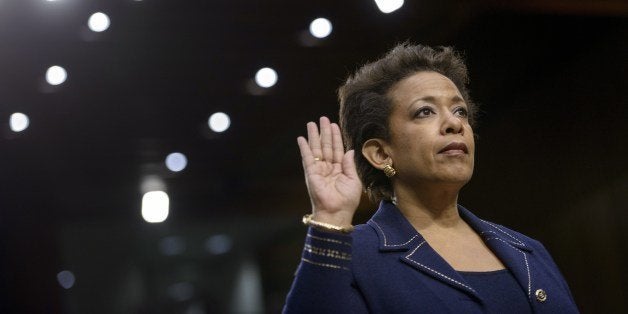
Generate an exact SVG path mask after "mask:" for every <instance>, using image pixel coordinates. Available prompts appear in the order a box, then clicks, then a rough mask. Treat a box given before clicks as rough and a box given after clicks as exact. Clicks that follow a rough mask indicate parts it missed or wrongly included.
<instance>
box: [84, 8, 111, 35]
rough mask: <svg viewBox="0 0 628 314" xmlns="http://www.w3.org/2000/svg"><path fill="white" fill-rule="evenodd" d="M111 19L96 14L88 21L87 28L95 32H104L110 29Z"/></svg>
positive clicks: (104, 15)
mask: <svg viewBox="0 0 628 314" xmlns="http://www.w3.org/2000/svg"><path fill="white" fill-rule="evenodd" d="M109 24H110V22H109V17H108V16H107V14H105V13H102V12H96V13H94V14H92V16H90V17H89V20H87V26H89V29H91V30H92V31H94V32H103V31H105V30H107V28H109Z"/></svg>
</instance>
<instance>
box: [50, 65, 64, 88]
mask: <svg viewBox="0 0 628 314" xmlns="http://www.w3.org/2000/svg"><path fill="white" fill-rule="evenodd" d="M67 78H68V72H66V71H65V69H64V68H62V67H60V66H58V65H53V66H51V67H49V68H48V70H47V71H46V82H48V84H50V85H59V84H62V83H63V82H65V80H66V79H67Z"/></svg>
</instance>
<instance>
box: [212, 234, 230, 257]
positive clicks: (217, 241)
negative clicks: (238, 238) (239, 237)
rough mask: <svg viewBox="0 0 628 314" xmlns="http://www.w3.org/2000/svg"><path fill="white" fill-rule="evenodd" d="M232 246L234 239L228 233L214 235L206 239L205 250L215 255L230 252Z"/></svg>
mask: <svg viewBox="0 0 628 314" xmlns="http://www.w3.org/2000/svg"><path fill="white" fill-rule="evenodd" d="M232 246H233V240H231V237H229V236H228V235H226V234H217V235H213V236H211V237H209V238H208V239H207V240H206V241H205V250H207V251H208V252H209V253H211V254H215V255H220V254H225V253H227V252H229V251H230V250H231V247H232Z"/></svg>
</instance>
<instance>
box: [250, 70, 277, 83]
mask: <svg viewBox="0 0 628 314" xmlns="http://www.w3.org/2000/svg"><path fill="white" fill-rule="evenodd" d="M277 79H278V76H277V72H276V71H275V70H273V69H271V68H261V69H259V71H257V73H255V83H257V85H259V86H260V87H263V88H270V87H273V86H274V85H275V84H277Z"/></svg>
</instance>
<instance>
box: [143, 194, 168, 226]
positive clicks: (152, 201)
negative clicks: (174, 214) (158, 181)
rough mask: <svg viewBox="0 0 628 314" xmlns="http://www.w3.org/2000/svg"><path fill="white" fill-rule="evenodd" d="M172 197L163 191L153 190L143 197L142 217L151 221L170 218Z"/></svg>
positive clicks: (161, 220)
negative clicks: (169, 211) (169, 209)
mask: <svg viewBox="0 0 628 314" xmlns="http://www.w3.org/2000/svg"><path fill="white" fill-rule="evenodd" d="M169 206H170V199H169V198H168V194H166V192H163V191H151V192H147V193H145V194H144V197H142V218H144V220H146V221H147V222H150V223H158V222H163V221H164V220H166V218H168V207H169Z"/></svg>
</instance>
